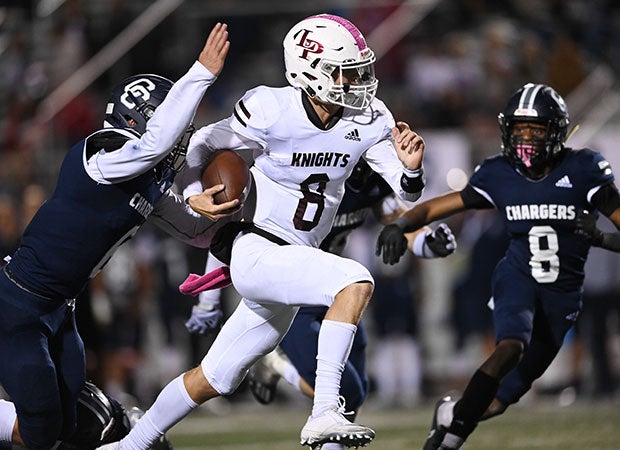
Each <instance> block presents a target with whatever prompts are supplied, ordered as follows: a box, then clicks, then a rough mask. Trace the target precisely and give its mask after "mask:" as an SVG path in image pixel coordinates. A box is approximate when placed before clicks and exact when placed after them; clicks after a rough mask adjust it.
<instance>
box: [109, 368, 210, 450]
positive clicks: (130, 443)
mask: <svg viewBox="0 0 620 450" xmlns="http://www.w3.org/2000/svg"><path fill="white" fill-rule="evenodd" d="M196 407H198V403H196V402H195V401H193V400H192V399H191V397H190V396H189V394H188V392H187V389H185V385H184V384H183V374H181V375H179V376H178V377H177V378H175V379H174V380H172V381H171V382H170V383H168V385H167V386H166V387H164V388H163V389H162V391H161V392H160V393H159V395H158V396H157V398H156V399H155V403H153V406H151V407H150V408H149V409H148V411H146V413H145V414H144V416H142V417H141V418H140V420H138V423H136V425H135V426H134V427H133V428H132V430H131V432H130V433H129V434H128V435H127V436H125V437H124V438H123V439H122V440H121V446H120V449H121V450H142V449H146V448H149V447H150V446H151V445H153V443H154V442H155V441H156V440H157V439H159V438H160V436H162V435H163V434H164V433H166V431H168V430H169V429H170V428H172V427H173V426H174V425H175V424H176V423H177V422H179V421H180V420H181V419H183V418H184V417H185V416H187V415H188V414H189V413H190V412H191V411H192V410H193V409H194V408H196Z"/></svg>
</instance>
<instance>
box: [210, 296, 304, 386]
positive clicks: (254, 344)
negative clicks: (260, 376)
mask: <svg viewBox="0 0 620 450" xmlns="http://www.w3.org/2000/svg"><path fill="white" fill-rule="evenodd" d="M298 309H299V308H297V307H291V306H287V305H278V304H269V305H259V304H258V303H255V302H251V301H249V300H246V299H242V300H241V302H239V306H237V309H236V310H235V311H234V312H233V314H232V315H231V316H230V318H229V319H228V320H227V321H226V323H225V324H224V326H223V327H222V329H221V330H220V332H219V333H218V335H217V337H216V338H215V341H214V342H213V345H211V348H210V349H209V352H208V353H207V354H206V355H205V357H204V358H203V360H202V362H201V367H202V372H203V374H204V376H205V378H206V379H207V380H208V381H209V383H210V384H211V386H212V387H213V388H214V389H215V390H216V391H217V392H219V393H220V394H221V395H229V394H232V393H233V392H235V390H237V388H238V387H239V384H241V381H243V379H244V378H245V376H246V374H247V372H248V369H249V368H250V367H252V365H253V364H254V363H255V362H256V361H258V360H259V359H260V358H261V357H263V356H264V355H266V354H267V353H269V352H271V351H272V350H273V349H274V348H276V346H277V345H278V344H279V343H280V341H281V340H282V338H283V337H284V335H285V334H286V332H287V331H288V329H289V327H290V326H291V323H292V322H293V319H294V318H295V314H297V311H298Z"/></svg>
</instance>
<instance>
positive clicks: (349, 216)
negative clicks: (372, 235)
mask: <svg viewBox="0 0 620 450" xmlns="http://www.w3.org/2000/svg"><path fill="white" fill-rule="evenodd" d="M360 164H362V163H360ZM363 165H364V166H366V164H365V163H364V164H363ZM366 167H367V166H366ZM367 170H368V171H369V172H370V174H369V175H367V177H366V178H364V181H363V185H362V186H361V187H360V188H359V189H356V188H354V187H352V183H350V182H349V181H347V183H346V184H345V193H344V196H343V198H342V201H341V202H340V206H339V207H338V212H337V213H336V218H335V219H334V223H333V225H332V228H331V230H330V232H329V234H328V235H327V236H326V237H325V239H324V240H323V242H322V243H321V246H320V247H321V249H323V250H325V251H328V252H330V253H335V254H340V253H342V250H343V248H344V245H345V244H346V240H347V236H348V235H349V233H351V231H352V230H354V229H355V228H358V227H360V226H362V224H363V223H364V221H365V220H366V218H367V217H368V214H369V213H370V212H371V210H372V209H373V208H374V207H376V206H377V205H379V204H380V203H381V201H382V200H383V199H384V198H385V197H387V196H388V195H394V192H393V190H392V188H391V187H390V185H389V184H388V183H387V182H386V181H385V180H384V179H383V178H382V177H381V175H379V174H378V173H376V172H374V171H372V170H371V169H370V168H367Z"/></svg>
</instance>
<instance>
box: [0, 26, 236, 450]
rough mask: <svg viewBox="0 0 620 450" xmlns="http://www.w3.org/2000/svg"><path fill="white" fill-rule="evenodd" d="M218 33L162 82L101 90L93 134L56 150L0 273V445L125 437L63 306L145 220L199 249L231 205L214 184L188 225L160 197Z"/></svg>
mask: <svg viewBox="0 0 620 450" xmlns="http://www.w3.org/2000/svg"><path fill="white" fill-rule="evenodd" d="M227 36H228V33H227V29H226V25H223V24H217V25H216V26H215V27H214V29H213V30H212V31H211V34H210V35H209V37H208V39H207V41H206V43H205V45H204V48H203V50H202V52H201V53H200V55H199V57H198V61H196V62H195V63H194V64H193V65H192V67H191V68H190V69H189V70H188V72H187V73H186V74H185V75H184V76H183V77H181V78H180V79H179V80H178V81H177V82H176V83H174V84H173V83H172V81H170V80H168V79H166V78H164V77H161V76H158V75H152V74H148V75H136V76H133V77H130V78H128V79H126V80H125V81H123V82H122V83H120V84H119V85H118V86H117V87H116V88H115V89H114V90H113V92H112V95H111V98H110V101H109V103H108V104H107V107H106V113H105V121H104V128H103V129H102V130H99V131H97V132H95V133H93V134H92V135H90V136H88V137H86V138H84V139H82V140H81V141H80V142H78V143H77V144H75V145H74V146H73V148H72V149H71V150H70V151H69V152H68V153H67V155H66V157H65V159H64V160H63V163H62V166H61V168H60V173H59V175H58V180H57V183H56V188H55V190H54V192H53V194H52V196H51V197H50V198H49V199H48V200H47V201H46V202H45V203H44V204H43V205H42V206H41V207H40V208H39V210H38V211H37V213H36V214H35V216H34V217H33V219H32V220H31V222H30V223H29V225H28V227H27V228H26V230H25V231H24V235H23V237H22V239H21V242H20V245H19V248H18V249H17V250H16V252H15V253H14V254H13V255H12V257H11V258H10V261H9V262H8V264H6V265H4V267H2V269H1V270H0V310H1V311H2V314H0V342H2V345H0V360H2V361H3V363H2V364H0V384H2V386H3V388H4V389H5V390H6V392H7V393H8V394H9V396H10V399H11V401H5V400H0V447H2V448H5V447H7V446H9V448H10V446H11V444H15V445H17V446H25V447H26V448H30V449H37V450H48V449H51V448H56V445H57V441H59V440H60V441H63V442H61V443H60V444H59V445H60V446H59V447H57V448H62V449H67V450H69V449H80V450H84V449H94V448H95V447H97V446H98V445H100V444H101V443H102V442H110V441H117V440H118V439H119V438H121V437H122V436H123V435H125V434H127V432H128V431H129V430H128V427H129V422H130V420H129V418H128V417H127V415H126V414H125V411H124V410H123V408H122V407H121V406H120V405H119V404H118V403H117V402H115V401H114V400H113V399H110V398H108V397H107V396H106V395H105V394H104V393H102V392H101V391H100V390H99V389H98V388H97V387H96V386H94V385H92V383H86V382H85V355H84V346H83V343H82V339H81V338H80V336H79V334H78V330H77V328H76V325H75V311H74V310H75V298H76V297H77V296H78V295H79V294H80V293H81V292H82V290H83V289H84V287H85V286H86V285H87V283H88V281H89V280H90V279H91V278H92V277H93V276H94V275H95V274H96V273H97V272H98V271H99V270H100V269H101V268H102V267H103V265H104V264H105V263H106V262H107V261H108V259H109V258H110V257H111V256H112V254H113V253H114V251H115V250H116V249H117V248H118V247H119V246H120V245H122V243H123V242H125V241H126V240H127V239H130V238H131V237H132V236H133V235H134V234H135V233H136V231H137V230H138V229H139V228H140V227H141V226H142V225H143V224H144V223H145V222H146V220H152V221H154V222H156V223H157V224H159V225H160V226H162V227H163V228H165V229H166V230H168V231H169V232H171V233H173V234H174V235H175V236H177V237H179V238H181V239H183V240H184V241H185V242H190V243H193V244H196V245H198V246H202V247H205V246H208V245H209V238H210V235H211V234H213V233H214V229H213V230H212V228H214V227H213V224H214V220H215V219H218V218H220V217H224V213H223V211H225V210H226V209H227V208H230V207H233V208H234V207H238V204H237V202H232V203H229V204H222V205H214V204H213V203H212V200H213V198H212V197H213V194H215V193H216V192H218V191H220V190H221V189H222V187H221V186H214V187H212V188H211V189H210V190H207V191H205V192H201V193H200V195H201V196H202V197H204V201H205V202H206V203H207V204H208V203H209V201H211V206H212V207H210V208H206V209H207V210H208V211H209V213H208V216H210V218H206V217H199V216H198V215H196V214H193V213H192V212H191V211H190V210H189V208H187V205H185V202H184V201H183V199H182V198H181V197H180V196H178V195H175V194H173V193H172V192H170V190H169V188H170V186H171V185H172V183H173V181H174V177H175V175H176V173H177V172H178V170H179V169H180V167H181V166H182V163H183V160H184V157H185V151H186V145H187V138H188V137H189V135H191V133H192V131H193V126H191V121H192V119H193V116H194V114H195V112H196V109H197V107H198V104H199V103H200V101H201V100H202V97H203V95H204V93H205V91H206V90H207V88H208V87H209V86H210V85H211V84H212V83H213V82H214V81H215V79H216V77H217V75H218V74H219V73H220V71H221V69H222V67H223V64H224V60H225V57H226V54H227V52H228V47H229V43H228V41H227ZM212 219H213V220H212ZM7 259H9V258H7ZM161 440H162V436H159V437H158V439H157V440H154V441H153V444H155V443H156V442H161Z"/></svg>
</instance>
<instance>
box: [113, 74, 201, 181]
mask: <svg viewBox="0 0 620 450" xmlns="http://www.w3.org/2000/svg"><path fill="white" fill-rule="evenodd" d="M172 85H173V83H172V81H170V80H169V79H167V78H164V77H162V76H159V75H153V74H141V75H134V76H131V77H129V78H126V79H125V80H123V81H122V82H120V83H119V84H118V85H117V86H116V87H115V88H114V89H113V90H112V94H111V95H110V98H109V100H108V104H107V106H106V113H105V118H104V121H103V125H104V127H105V128H125V129H131V130H134V131H136V132H137V133H138V134H139V135H140V136H141V135H142V134H144V132H145V131H146V123H147V122H148V121H149V119H150V118H151V117H153V113H154V112H155V109H156V108H157V107H158V106H159V105H160V104H161V102H163V101H164V98H166V95H168V92H169V91H170V89H171V88H172ZM194 131H195V127H194V125H193V124H190V126H189V127H188V128H187V131H186V132H185V134H184V135H183V136H182V137H181V139H180V140H179V142H177V144H176V145H175V146H174V148H173V150H172V151H171V152H170V154H169V155H168V156H167V157H166V158H164V160H163V161H162V163H160V165H159V166H158V171H159V172H162V173H164V172H166V170H167V169H172V170H174V171H175V172H178V171H179V170H181V168H182V167H183V165H184V163H185V154H186V153H187V145H188V144H189V140H190V138H191V137H192V134H193V133H194Z"/></svg>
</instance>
